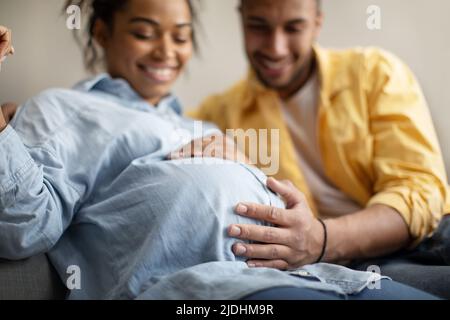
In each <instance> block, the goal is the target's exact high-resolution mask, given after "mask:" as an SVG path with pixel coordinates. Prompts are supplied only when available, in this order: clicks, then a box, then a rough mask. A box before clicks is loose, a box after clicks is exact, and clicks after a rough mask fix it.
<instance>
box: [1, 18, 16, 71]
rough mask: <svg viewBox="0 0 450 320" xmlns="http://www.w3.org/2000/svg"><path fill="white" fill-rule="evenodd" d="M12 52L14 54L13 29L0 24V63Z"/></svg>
mask: <svg viewBox="0 0 450 320" xmlns="http://www.w3.org/2000/svg"><path fill="white" fill-rule="evenodd" d="M10 54H14V48H13V46H12V42H11V30H9V29H8V28H6V27H4V26H0V65H1V63H2V62H3V61H4V60H5V58H6V57H7V56H8V55H10Z"/></svg>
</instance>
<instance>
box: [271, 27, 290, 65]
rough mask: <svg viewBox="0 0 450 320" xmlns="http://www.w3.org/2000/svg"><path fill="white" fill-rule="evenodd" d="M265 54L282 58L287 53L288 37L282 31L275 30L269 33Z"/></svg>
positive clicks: (274, 57)
mask: <svg viewBox="0 0 450 320" xmlns="http://www.w3.org/2000/svg"><path fill="white" fill-rule="evenodd" d="M267 54H269V55H270V57H271V58H273V59H279V58H284V57H286V56H287V55H288V54H289V39H288V37H287V36H286V35H285V34H284V33H283V32H282V31H279V30H276V31H274V32H273V33H272V34H271V36H270V38H269V40H268V43H267Z"/></svg>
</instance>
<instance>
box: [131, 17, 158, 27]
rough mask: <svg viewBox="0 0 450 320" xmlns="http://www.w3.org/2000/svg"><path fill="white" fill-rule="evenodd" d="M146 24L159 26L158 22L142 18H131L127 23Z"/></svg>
mask: <svg viewBox="0 0 450 320" xmlns="http://www.w3.org/2000/svg"><path fill="white" fill-rule="evenodd" d="M142 22H143V23H146V24H151V25H152V26H159V24H160V23H159V22H158V21H156V20H153V19H150V18H144V17H134V18H131V19H130V21H129V23H130V24H131V23H142Z"/></svg>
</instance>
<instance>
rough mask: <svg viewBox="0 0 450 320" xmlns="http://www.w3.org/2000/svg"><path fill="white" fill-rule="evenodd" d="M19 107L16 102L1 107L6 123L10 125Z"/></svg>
mask: <svg viewBox="0 0 450 320" xmlns="http://www.w3.org/2000/svg"><path fill="white" fill-rule="evenodd" d="M17 107H18V105H17V104H16V103H14V102H6V103H4V104H2V106H1V107H0V108H1V110H2V113H3V117H4V119H5V121H6V123H9V122H10V121H11V120H12V118H14V115H15V114H16V111H17Z"/></svg>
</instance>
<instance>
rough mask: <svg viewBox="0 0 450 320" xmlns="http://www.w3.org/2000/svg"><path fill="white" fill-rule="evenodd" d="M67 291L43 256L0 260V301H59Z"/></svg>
mask: <svg viewBox="0 0 450 320" xmlns="http://www.w3.org/2000/svg"><path fill="white" fill-rule="evenodd" d="M66 293H67V289H66V287H65V286H64V284H63V283H62V281H61V280H60V278H59V276H58V274H57V273H56V271H55V269H54V268H53V266H52V265H51V264H50V261H49V260H48V258H47V256H46V255H45V254H41V255H37V256H34V257H32V258H29V259H25V260H21V261H7V260H3V259H0V300H61V299H64V298H65V297H66Z"/></svg>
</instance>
